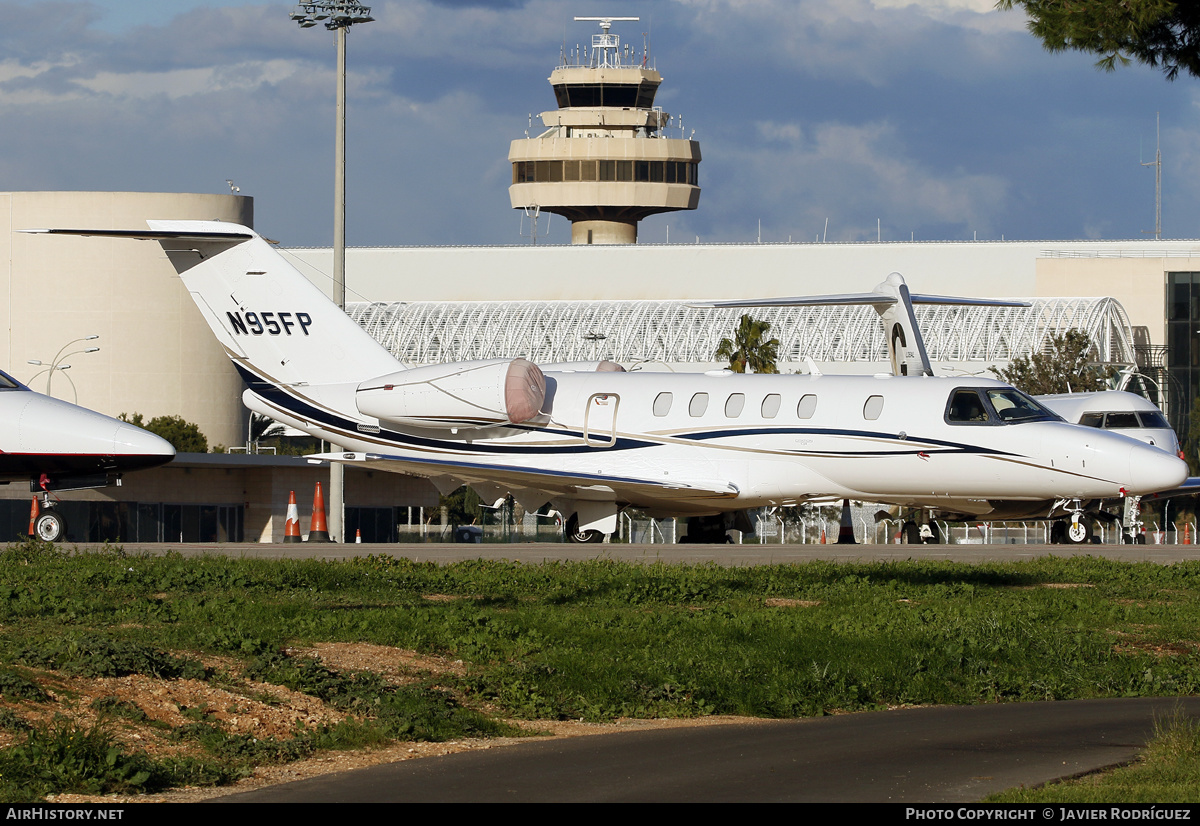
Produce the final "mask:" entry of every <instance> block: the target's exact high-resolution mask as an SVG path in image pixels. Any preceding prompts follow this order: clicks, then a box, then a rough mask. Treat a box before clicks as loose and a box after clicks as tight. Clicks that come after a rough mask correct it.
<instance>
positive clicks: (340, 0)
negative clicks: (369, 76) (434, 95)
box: [289, 0, 375, 542]
mask: <svg viewBox="0 0 1200 826" xmlns="http://www.w3.org/2000/svg"><path fill="white" fill-rule="evenodd" d="M289 16H290V17H291V18H292V20H295V21H296V22H297V23H298V24H300V28H302V29H310V28H312V27H313V26H315V25H317V23H318V22H322V23H324V24H325V28H326V29H328V30H330V31H334V32H337V116H336V120H337V124H336V128H335V131H334V135H335V137H334V147H333V154H334V160H333V300H334V303H336V304H337V305H338V307H340V308H341V309H343V310H344V309H346V31H347V30H348V29H349V28H350V27H351V26H353V25H354V24H355V23H370V22H371V21H373V20H374V19H375V18H374V17H372V16H371V9H370V8H369V7H368V6H364V5H363V4H362V3H359V2H358V0H317V2H312V3H300V4H298V5H297V6H296V8H295V10H294V11H293V12H292V13H291V15H289ZM330 447H333V446H332V445H331V446H330ZM343 476H344V474H343V467H342V465H341V463H339V462H330V463H329V500H330V506H329V532H330V534H331V535H332V537H333V539H334V541H335V542H339V541H344V540H345V536H343V530H342V526H343V521H344V520H343V516H344V511H343V507H344V505H343V500H344V498H345V497H344V494H343V489H342V479H343Z"/></svg>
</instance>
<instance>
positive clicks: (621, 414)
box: [29, 221, 1187, 542]
mask: <svg viewBox="0 0 1200 826" xmlns="http://www.w3.org/2000/svg"><path fill="white" fill-rule="evenodd" d="M149 226H150V230H149V231H136V230H134V231H128V230H61V229H60V230H29V231H32V232H43V233H51V234H65V235H92V236H107V237H118V238H140V239H149V240H155V241H158V242H159V243H160V244H161V245H162V247H163V249H164V250H165V251H166V252H167V256H168V257H169V259H170V261H171V263H172V264H173V265H174V267H175V270H176V271H177V272H178V273H179V276H180V278H181V279H182V280H183V282H184V284H185V285H186V287H187V289H188V290H189V292H190V293H191V295H192V298H193V299H194V300H195V302H196V306H197V307H199V309H200V311H201V313H202V314H203V315H204V317H205V319H206V320H207V321H208V324H209V326H210V327H211V328H212V331H213V334H214V335H215V336H216V338H217V340H218V341H219V342H220V343H221V345H222V346H223V347H224V348H225V351H226V353H227V354H228V355H229V358H230V359H231V360H232V361H233V363H234V365H235V366H236V367H237V369H238V371H239V372H240V373H241V375H242V377H243V378H244V379H245V381H246V384H247V385H248V389H247V390H246V392H245V393H244V394H243V401H244V403H245V404H246V406H247V407H249V408H250V409H252V410H254V411H256V412H259V413H262V414H265V415H267V416H270V417H271V418H273V419H276V420H277V421H280V422H284V423H286V424H288V425H290V426H292V427H296V428H299V429H300V430H303V431H305V432H308V433H310V434H312V435H314V436H316V437H318V438H320V439H324V440H326V441H329V442H331V443H333V444H337V445H341V446H343V448H344V451H343V452H338V453H332V454H327V455H324V456H322V457H321V458H326V459H330V460H332V461H338V462H345V463H348V464H357V465H360V466H366V467H371V468H375V469H380V470H390V471H397V472H400V473H408V474H413V475H417V476H424V477H428V478H429V479H430V480H431V481H432V482H433V483H434V484H435V485H436V486H437V487H438V488H439V490H441V491H442V492H443V493H448V492H450V491H452V490H454V489H455V488H457V487H459V486H460V485H462V484H469V485H471V486H472V487H474V488H475V489H476V490H477V491H479V492H480V494H481V495H482V496H483V497H484V498H485V499H486V500H487V501H494V500H495V499H498V498H499V497H501V496H503V495H504V494H505V493H511V494H512V495H513V496H514V497H515V498H516V499H517V500H518V501H519V502H520V503H521V504H522V505H523V506H524V507H525V508H526V509H529V510H534V509H537V508H539V507H540V506H542V505H544V504H546V503H547V502H549V503H551V504H552V505H553V506H554V507H555V508H556V509H557V510H558V511H559V512H560V513H561V514H563V516H564V517H566V518H567V533H568V536H570V537H571V538H572V539H573V540H575V541H584V542H588V541H599V540H601V539H602V538H603V537H604V535H605V534H606V533H611V532H612V531H613V530H615V528H616V518H617V514H618V513H619V512H620V510H621V509H622V508H625V507H636V508H640V509H643V510H645V511H646V512H648V513H650V514H651V515H656V516H657V515H685V516H694V517H701V519H697V520H693V521H689V528H688V531H689V536H690V537H691V538H693V539H694V538H695V536H694V535H693V533H692V532H693V529H694V528H695V530H696V533H697V534H698V535H699V536H700V538H701V539H722V538H724V535H725V531H724V528H725V527H728V526H729V525H730V524H732V518H731V517H732V516H733V515H735V514H739V513H741V512H744V511H746V510H747V509H752V508H758V507H763V506H773V505H795V504H799V503H803V502H814V501H836V500H839V499H843V498H852V499H860V500H864V501H868V502H879V503H883V504H892V505H899V506H902V507H907V508H913V509H919V510H922V511H925V512H929V513H939V514H944V515H947V516H946V518H953V515H956V516H958V517H959V518H1004V517H1006V516H1008V517H1010V518H1012V517H1015V515H1017V514H1022V513H1024V514H1028V515H1031V516H1032V515H1034V514H1036V515H1038V516H1039V517H1041V518H1045V517H1047V516H1052V515H1053V516H1056V517H1058V518H1060V519H1061V518H1064V517H1065V516H1067V515H1068V514H1070V515H1071V516H1072V518H1073V519H1075V520H1078V517H1079V514H1082V513H1085V512H1087V510H1088V508H1089V507H1092V503H1094V502H1096V501H1099V500H1102V499H1111V498H1114V497H1121V496H1124V495H1126V494H1142V493H1150V492H1152V491H1159V490H1164V489H1167V488H1174V487H1176V486H1178V485H1179V484H1180V483H1182V482H1183V481H1184V479H1185V478H1186V477H1187V466H1186V465H1185V464H1184V463H1183V462H1182V461H1180V460H1179V459H1177V458H1175V457H1172V456H1170V455H1168V454H1164V453H1163V452H1162V451H1160V450H1157V449H1156V448H1152V447H1149V446H1148V445H1145V444H1142V443H1140V442H1136V441H1134V440H1132V439H1129V438H1127V437H1125V436H1121V435H1118V434H1116V433H1112V432H1106V431H1103V430H1097V429H1094V428H1083V427H1079V426H1077V425H1072V424H1067V423H1066V422H1064V421H1062V419H1060V418H1059V417H1058V416H1057V415H1055V414H1054V413H1052V412H1050V411H1049V410H1048V409H1046V408H1045V407H1043V406H1042V405H1040V404H1038V403H1037V402H1036V401H1034V400H1033V399H1031V398H1030V397H1028V396H1026V395H1025V394H1023V393H1021V392H1019V391H1017V390H1015V389H1013V388H1012V387H1010V386H1008V385H1006V384H1004V383H1002V382H999V381H993V380H988V379H979V378H973V377H967V378H947V377H934V376H933V375H932V372H933V371H932V370H931V369H930V367H929V360H928V358H927V356H926V354H925V347H924V343H923V342H922V340H921V337H920V332H919V330H918V329H917V327H916V321H915V316H914V315H913V311H912V305H913V303H1010V304H1011V303H1013V302H991V301H981V300H971V299H948V298H941V297H936V296H911V295H910V294H909V292H908V288H907V286H905V284H904V280H903V279H902V278H901V277H900V276H899V275H897V274H895V273H893V274H892V275H891V276H889V277H888V278H887V279H886V280H885V281H884V282H883V283H882V284H880V285H879V286H878V287H876V289H875V291H874V292H872V293H866V294H856V295H842V296H826V297H819V298H802V299H772V300H768V301H758V302H724V303H722V304H720V306H762V305H766V304H771V303H775V304H781V303H788V304H801V303H809V304H817V303H840V304H870V305H872V306H874V307H875V309H876V310H877V311H878V312H879V314H880V317H881V319H882V321H883V323H884V329H885V331H886V336H885V339H886V341H887V345H888V351H889V355H890V357H891V361H892V369H893V373H892V374H889V375H885V376H822V375H741V374H733V373H728V372H718V373H710V374H702V375H701V374H662V373H626V372H598V371H593V372H580V371H574V372H572V371H565V370H564V371H561V372H559V371H553V370H547V371H545V372H543V371H542V370H541V369H540V368H538V367H537V366H536V365H534V364H532V363H531V362H529V361H526V360H525V359H521V358H512V359H491V360H486V361H473V362H461V363H452V364H438V365H431V366H426V367H417V368H412V369H406V368H405V367H404V366H403V365H402V364H400V363H399V362H398V361H397V360H396V359H395V358H393V357H392V355H391V354H389V353H388V352H387V351H386V350H385V349H384V348H383V347H382V346H380V345H379V344H378V343H377V342H376V341H375V340H374V339H372V338H371V337H370V336H369V335H368V334H367V333H366V332H364V331H363V330H362V328H360V327H359V326H358V325H357V324H355V323H354V322H353V321H352V320H351V319H350V318H349V317H348V316H347V315H346V314H345V313H344V312H342V311H341V310H339V309H338V308H337V307H336V306H335V305H334V304H333V303H331V302H330V301H329V300H328V299H327V298H325V296H324V295H323V294H321V292H320V291H319V290H318V289H317V288H316V287H314V286H313V285H312V284H310V283H309V281H308V280H307V279H305V278H304V277H303V276H302V275H301V274H300V273H299V272H297V271H296V270H295V268H293V267H292V266H291V265H290V264H289V263H288V262H287V261H286V260H285V259H284V258H283V257H282V256H280V255H279V254H278V253H277V252H276V251H275V250H274V249H272V248H271V246H270V245H269V244H268V243H267V242H266V241H264V240H263V239H262V238H260V237H259V236H258V235H257V234H256V233H255V232H254V231H253V230H250V229H248V228H246V227H242V226H237V225H233V224H225V223H219V222H199V221H151V222H149ZM709 306H716V305H709Z"/></svg>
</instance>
